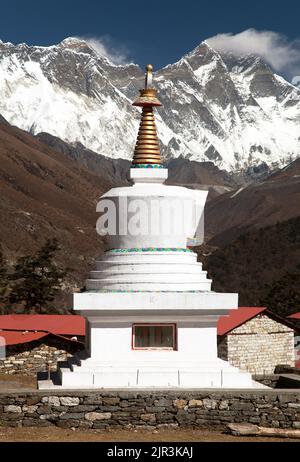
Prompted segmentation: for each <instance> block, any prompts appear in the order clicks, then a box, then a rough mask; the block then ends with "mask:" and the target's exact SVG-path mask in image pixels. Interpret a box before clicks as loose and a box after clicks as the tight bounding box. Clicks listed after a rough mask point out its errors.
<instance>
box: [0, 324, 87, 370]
mask: <svg viewBox="0 0 300 462" xmlns="http://www.w3.org/2000/svg"><path fill="white" fill-rule="evenodd" d="M84 335H85V322H84V319H83V318H81V317H80V316H72V315H69V316H68V315H67V316H64V315H4V316H0V347H1V350H0V353H1V354H0V374H22V375H34V376H35V375H36V373H37V372H45V371H47V370H48V367H49V366H50V369H51V370H55V369H56V367H57V362H58V361H66V360H67V359H68V358H69V357H70V356H72V355H74V354H75V353H76V352H78V351H81V350H82V349H83V347H84V346H83V343H82V340H83V338H84Z"/></svg>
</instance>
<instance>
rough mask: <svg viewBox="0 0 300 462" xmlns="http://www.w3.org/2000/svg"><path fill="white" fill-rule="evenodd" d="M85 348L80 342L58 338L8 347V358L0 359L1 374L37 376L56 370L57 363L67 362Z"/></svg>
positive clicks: (48, 337) (51, 337) (49, 337)
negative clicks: (40, 373) (38, 373)
mask: <svg viewBox="0 0 300 462" xmlns="http://www.w3.org/2000/svg"><path fill="white" fill-rule="evenodd" d="M83 348H84V346H83V345H82V344H80V343H78V342H69V341H67V340H64V339H60V338H58V337H56V336H51V335H49V336H47V338H46V339H45V337H44V338H43V339H41V340H36V341H34V342H29V343H21V344H18V345H9V346H7V347H6V358H5V359H4V360H2V359H0V374H1V373H2V374H22V375H32V376H35V375H36V374H37V372H45V371H47V370H48V366H47V363H48V362H49V363H51V366H50V368H51V370H56V364H57V361H66V359H67V358H68V357H70V356H72V355H73V354H74V353H75V352H76V351H80V350H82V349H83Z"/></svg>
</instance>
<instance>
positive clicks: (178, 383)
mask: <svg viewBox="0 0 300 462" xmlns="http://www.w3.org/2000/svg"><path fill="white" fill-rule="evenodd" d="M74 305H75V310H78V311H79V313H80V314H81V315H83V316H85V317H86V318H87V332H88V336H87V347H86V351H83V352H81V353H79V354H77V355H75V356H74V357H73V358H71V359H70V360H69V361H68V362H67V363H66V364H64V365H63V366H62V367H60V368H59V369H58V379H59V380H58V382H59V383H60V385H58V388H63V389H70V388H71V389H85V388H92V389H99V388H103V389H107V388H118V389H119V388H152V389H153V388H156V389H158V388H160V389H161V388H180V389H185V388H199V389H200V388H264V387H263V385H261V384H257V383H255V382H253V380H252V378H251V374H250V373H248V372H243V371H240V370H238V369H237V368H236V367H233V366H231V365H230V364H229V363H227V362H226V361H222V360H221V359H219V358H218V357H217V330H216V326H217V321H218V319H219V316H220V315H222V314H227V313H228V310H229V309H234V308H236V307H237V294H228V293H227V294H219V293H215V292H197V293H189V292H185V293H174V292H166V293H159V292H156V293H154V292H147V293H145V292H144V293H143V292H140V293H124V292H123V293H99V292H98V293H97V292H92V293H91V292H84V293H80V294H75V296H74ZM135 323H146V324H147V323H150V324H155V323H174V324H175V325H176V331H177V335H176V336H177V348H176V349H175V350H161V349H158V350H156V349H154V350H151V349H150V351H149V350H147V349H146V350H145V349H135V348H133V344H132V326H133V325H134V324H135ZM53 387H56V386H54V385H53V384H51V382H47V381H46V382H44V383H42V382H40V383H39V388H43V389H45V388H53Z"/></svg>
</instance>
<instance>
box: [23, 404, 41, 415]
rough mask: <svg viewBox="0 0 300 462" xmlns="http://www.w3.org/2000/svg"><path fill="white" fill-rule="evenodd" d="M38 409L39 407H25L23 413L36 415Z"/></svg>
mask: <svg viewBox="0 0 300 462" xmlns="http://www.w3.org/2000/svg"><path fill="white" fill-rule="evenodd" d="M37 409H38V406H27V405H25V406H23V407H22V411H23V412H26V413H27V414H34V413H35V411H36V410H37Z"/></svg>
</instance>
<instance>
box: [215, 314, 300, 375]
mask: <svg viewBox="0 0 300 462" xmlns="http://www.w3.org/2000/svg"><path fill="white" fill-rule="evenodd" d="M218 356H219V357H220V358H222V359H224V360H226V361H228V362H229V363H230V364H232V365H233V366H236V367H238V368H239V369H242V370H245V371H248V372H251V373H252V374H272V373H274V369H275V367H276V366H277V365H279V364H285V365H289V366H292V367H293V366H295V350H294V327H293V324H292V323H291V322H289V321H288V320H286V319H284V318H281V317H279V316H277V315H275V314H274V313H272V312H271V311H269V310H268V309H267V308H256V307H255V308H239V309H238V310H232V311H231V312H230V314H229V316H226V317H225V316H222V317H221V318H220V319H219V322H218Z"/></svg>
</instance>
